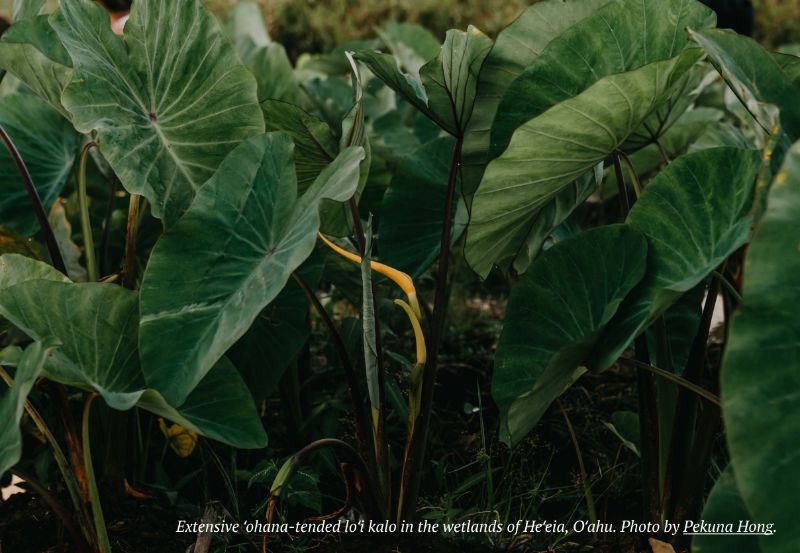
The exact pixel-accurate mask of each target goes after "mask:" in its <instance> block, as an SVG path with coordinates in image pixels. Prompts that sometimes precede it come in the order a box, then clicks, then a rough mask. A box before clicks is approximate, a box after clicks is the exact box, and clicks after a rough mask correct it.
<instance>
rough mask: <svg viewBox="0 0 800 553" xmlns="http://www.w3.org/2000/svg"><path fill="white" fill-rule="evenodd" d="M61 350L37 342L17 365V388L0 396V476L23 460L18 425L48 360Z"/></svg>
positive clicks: (53, 344) (15, 385)
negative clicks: (0, 421)
mask: <svg viewBox="0 0 800 553" xmlns="http://www.w3.org/2000/svg"><path fill="white" fill-rule="evenodd" d="M57 346H58V342H57V341H55V340H45V341H43V342H34V343H33V344H31V345H30V346H28V347H27V348H26V349H25V352H24V353H23V354H22V356H21V357H20V359H19V361H18V362H17V370H16V373H15V374H14V384H13V385H12V386H11V388H10V389H8V390H7V391H5V392H4V393H2V394H0V420H2V421H3V427H2V428H0V476H3V474H5V472H6V471H7V470H8V469H10V468H11V467H13V466H14V465H16V464H17V462H18V461H19V460H20V458H21V457H22V433H21V432H20V429H19V422H20V420H22V412H23V410H24V408H25V401H27V399H28V394H29V393H30V391H31V389H32V388H33V385H34V383H35V382H36V379H37V378H39V375H40V374H41V372H42V370H43V369H44V363H45V361H47V357H48V356H49V355H50V353H51V352H52V351H53V350H54V349H55V348H56V347H57Z"/></svg>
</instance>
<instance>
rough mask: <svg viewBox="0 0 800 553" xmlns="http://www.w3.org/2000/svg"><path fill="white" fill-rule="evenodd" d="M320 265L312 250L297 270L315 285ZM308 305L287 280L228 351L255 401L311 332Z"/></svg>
mask: <svg viewBox="0 0 800 553" xmlns="http://www.w3.org/2000/svg"><path fill="white" fill-rule="evenodd" d="M323 267H324V257H323V256H322V255H318V254H314V255H312V256H311V257H309V258H308V260H306V262H305V263H303V266H302V267H300V268H299V269H298V270H297V273H298V274H299V275H300V276H301V277H303V279H304V280H305V281H306V283H308V285H309V286H311V287H312V289H316V287H317V284H318V283H319V280H320V278H321V276H322V270H323ZM308 309H309V303H308V298H307V297H306V294H305V292H303V289H302V288H300V285H299V284H297V283H296V282H295V281H294V280H290V281H289V282H287V283H286V286H285V287H284V289H283V290H281V293H280V294H278V296H277V297H276V298H275V299H274V300H273V301H272V302H270V304H269V305H268V306H267V307H266V308H264V310H263V311H261V313H260V314H259V315H258V317H257V318H256V320H255V322H254V323H253V325H252V326H251V327H250V329H249V330H248V331H247V333H245V335H244V336H242V337H241V338H240V339H239V341H238V342H236V345H234V346H233V348H232V349H231V350H230V352H228V357H229V358H230V360H231V361H232V362H233V363H234V365H236V368H237V369H238V370H239V373H240V374H241V375H242V378H244V380H245V382H246V383H247V387H248V388H249V389H250V391H251V392H252V394H253V397H254V398H255V400H256V402H261V401H263V400H264V399H266V397H267V396H268V395H269V394H270V393H271V392H273V391H274V390H275V388H276V387H277V386H278V382H279V381H280V379H281V377H282V376H283V374H284V372H285V371H286V369H287V368H288V367H289V364H290V363H291V362H292V360H293V359H294V358H295V357H296V356H297V354H298V353H300V350H301V348H302V347H303V344H305V343H306V341H307V340H308V338H309V337H310V336H311V325H310V321H309V316H308Z"/></svg>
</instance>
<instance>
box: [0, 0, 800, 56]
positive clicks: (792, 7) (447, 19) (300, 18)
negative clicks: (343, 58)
mask: <svg viewBox="0 0 800 553" xmlns="http://www.w3.org/2000/svg"><path fill="white" fill-rule="evenodd" d="M203 1H204V3H205V4H206V5H208V6H209V7H210V8H211V9H213V10H214V11H216V12H217V13H218V14H222V16H223V17H224V14H227V13H228V10H229V9H230V7H231V6H232V5H233V4H235V3H236V2H237V0H203ZM254 1H256V2H257V3H258V4H260V5H261V8H262V11H263V13H264V18H265V20H266V22H267V26H268V28H269V30H270V34H271V35H272V37H273V38H274V39H275V40H276V41H278V42H280V43H282V44H283V45H284V46H285V47H286V50H287V51H288V52H289V54H290V55H291V56H292V57H293V58H296V57H297V55H299V54H301V53H303V52H315V53H317V52H330V51H331V50H333V48H334V47H336V46H338V45H339V44H341V43H343V42H346V41H349V40H354V39H359V38H368V37H373V36H375V30H374V29H375V27H376V26H383V25H385V24H386V22H387V21H390V20H396V21H409V22H415V23H419V24H421V25H422V26H423V27H426V28H427V29H429V30H430V31H432V32H433V34H434V35H436V37H437V38H439V39H440V40H443V39H444V34H445V31H447V30H448V29H452V28H459V29H465V28H466V26H467V24H468V23H472V24H474V25H476V26H477V27H478V28H479V29H481V30H482V31H483V32H484V33H486V34H488V35H489V36H491V37H493V38H494V37H495V36H496V34H497V32H498V31H499V30H500V29H502V28H503V27H504V26H506V25H507V24H508V23H509V22H511V21H513V19H514V18H515V17H516V16H517V15H518V14H519V13H520V12H521V11H522V10H523V9H524V8H525V7H526V6H527V5H529V4H533V3H535V2H536V1H537V0H501V1H496V2H486V1H485V0H254ZM12 3H13V0H0V15H3V16H5V17H7V16H8V14H10V13H11V5H12ZM49 3H50V4H51V5H52V4H55V3H56V2H55V0H50V2H49ZM753 5H754V6H755V11H756V31H755V37H754V38H756V40H758V41H759V42H761V43H762V44H764V45H765V46H766V47H768V48H773V49H775V48H777V47H778V46H781V45H784V44H790V43H796V42H800V0H753ZM50 7H52V6H50Z"/></svg>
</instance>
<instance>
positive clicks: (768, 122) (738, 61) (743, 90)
mask: <svg viewBox="0 0 800 553" xmlns="http://www.w3.org/2000/svg"><path fill="white" fill-rule="evenodd" d="M690 35H691V37H692V38H693V39H694V40H695V41H696V42H697V43H698V44H699V45H700V46H702V48H703V49H704V50H705V51H706V53H707V54H708V58H709V59H710V60H711V63H712V64H714V67H716V68H717V71H719V73H720V75H722V78H723V79H725V82H727V83H728V86H729V87H730V88H731V90H732V91H733V93H734V94H736V96H737V97H738V98H739V100H740V101H741V102H742V104H744V106H745V107H746V108H747V110H748V111H749V112H750V113H751V114H752V115H753V117H754V118H755V119H756V121H757V122H758V124H759V125H760V126H761V128H762V129H764V131H766V132H767V133H768V134H770V133H772V126H773V125H772V116H771V114H770V113H769V111H768V110H765V108H764V106H763V103H767V104H773V105H775V106H777V107H778V108H779V109H780V120H781V125H782V127H783V130H784V132H786V134H787V135H788V136H789V138H790V139H791V140H797V139H798V138H800V107H798V104H797V98H798V96H800V88H799V87H798V86H796V85H795V84H794V83H793V82H792V80H791V78H790V77H789V76H788V75H787V74H786V73H784V71H783V70H782V69H781V66H780V65H779V64H778V62H777V61H776V59H775V58H774V57H773V56H772V55H771V54H770V53H769V52H767V51H766V50H764V48H762V47H761V46H760V45H759V44H758V43H757V42H755V41H754V40H752V39H751V38H748V37H744V36H740V35H737V34H736V33H733V32H730V31H723V30H720V29H706V30H698V31H690Z"/></svg>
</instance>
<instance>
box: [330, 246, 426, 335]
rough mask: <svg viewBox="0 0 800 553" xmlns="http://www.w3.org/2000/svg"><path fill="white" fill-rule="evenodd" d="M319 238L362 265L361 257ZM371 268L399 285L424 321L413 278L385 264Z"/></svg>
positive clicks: (372, 263)
mask: <svg viewBox="0 0 800 553" xmlns="http://www.w3.org/2000/svg"><path fill="white" fill-rule="evenodd" d="M317 234H318V235H319V237H320V238H321V239H322V241H323V242H325V243H326V244H327V245H328V247H330V248H331V249H332V250H333V251H335V252H336V253H338V254H339V255H341V256H342V257H344V258H345V259H349V260H350V261H352V262H353V263H358V264H360V263H361V256H359V255H356V254H354V253H351V252H349V251H347V250H345V249H344V248H340V247H339V246H337V245H336V244H334V243H333V242H331V241H330V240H328V239H327V238H325V236H324V235H323V234H322V233H321V232H318V233H317ZM370 268H371V269H372V270H373V271H375V272H376V273H378V274H381V275H383V276H385V277H386V278H388V279H389V280H391V281H392V282H394V283H395V284H397V285H398V286H399V287H400V289H401V290H403V292H405V294H406V296H407V297H408V303H409V304H410V306H411V309H412V311H413V312H414V315H415V316H416V318H417V319H418V320H422V311H420V308H419V301H418V300H417V289H416V288H415V287H414V281H413V280H411V277H410V276H408V274H406V273H404V272H403V271H398V270H397V269H395V268H393V267H389V266H388V265H384V264H383V263H378V262H377V261H370Z"/></svg>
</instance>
